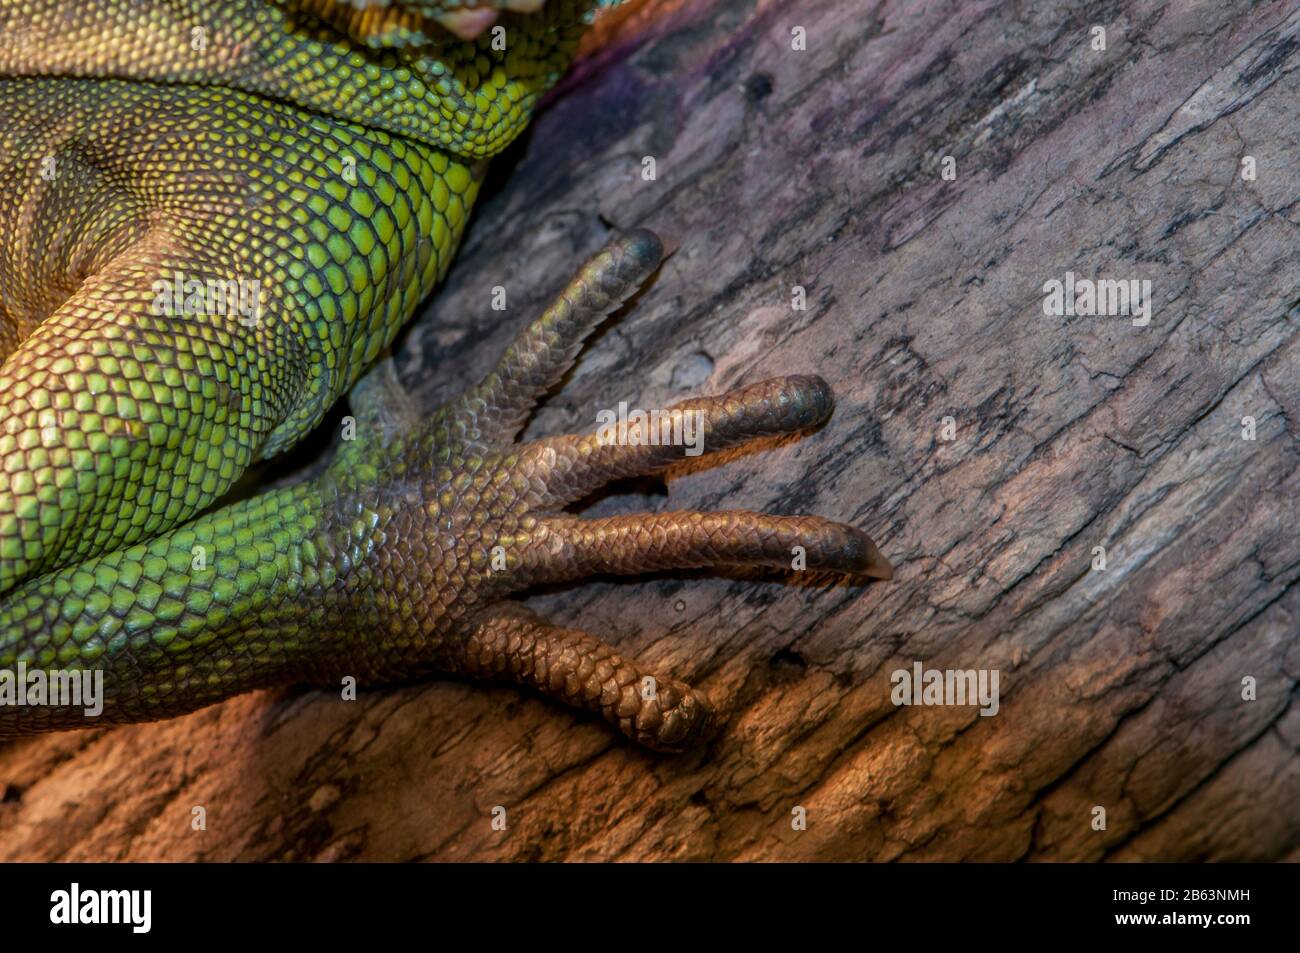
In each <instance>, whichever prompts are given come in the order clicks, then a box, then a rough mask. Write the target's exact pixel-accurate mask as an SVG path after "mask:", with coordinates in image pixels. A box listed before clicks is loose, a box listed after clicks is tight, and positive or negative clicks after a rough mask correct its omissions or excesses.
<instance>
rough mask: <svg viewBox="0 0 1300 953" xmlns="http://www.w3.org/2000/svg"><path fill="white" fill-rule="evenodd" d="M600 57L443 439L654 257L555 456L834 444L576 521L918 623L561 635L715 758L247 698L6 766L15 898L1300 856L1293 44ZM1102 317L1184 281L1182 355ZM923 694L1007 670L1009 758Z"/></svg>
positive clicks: (630, 40)
mask: <svg viewBox="0 0 1300 953" xmlns="http://www.w3.org/2000/svg"><path fill="white" fill-rule="evenodd" d="M1097 28H1102V29H1104V33H1105V38H1104V39H1105V42H1104V48H1099V47H1100V45H1101V44H1100V43H1099V40H1100V35H1099V34H1098V33H1097ZM800 29H801V30H802V31H803V32H802V36H803V37H804V38H805V39H806V48H803V49H796V48H794V47H795V46H797V45H798V43H797V40H798V37H799V33H798V30H800ZM605 33H606V35H605V36H604V37H603V44H602V45H600V46H599V48H598V49H597V50H596V52H594V53H593V54H592V55H591V56H590V57H589V58H588V59H587V60H585V61H584V63H583V64H582V65H581V67H580V68H579V69H578V71H577V72H576V73H575V75H574V76H573V77H571V78H570V79H569V80H568V81H567V82H566V83H565V85H564V88H563V89H562V90H561V91H560V92H559V93H558V94H557V95H556V97H555V100H554V102H553V103H552V104H551V105H550V107H549V108H548V109H547V110H546V111H545V112H544V113H543V114H542V115H541V116H540V117H539V119H538V121H537V123H536V125H535V127H534V129H533V131H532V132H531V133H530V134H529V135H528V136H527V137H526V139H525V140H524V141H523V142H521V143H520V144H518V146H517V147H516V148H514V149H513V150H512V151H511V153H510V154H509V155H508V156H507V157H503V159H502V160H501V161H500V162H499V163H498V168H497V169H496V171H495V173H494V179H493V184H492V186H491V187H490V188H489V190H488V191H489V193H490V194H488V195H487V196H486V197H485V200H484V201H483V202H482V204H481V206H480V208H479V210H478V212H477V213H476V220H475V222H474V224H473V226H472V229H471V233H470V235H469V236H468V239H467V243H466V245H465V248H464V249H463V251H462V253H461V256H460V259H459V262H458V264H457V265H456V266H455V268H453V273H452V277H451V279H450V281H449V283H448V285H447V286H446V288H444V289H443V290H442V291H441V292H440V293H438V294H437V295H436V296H435V297H434V298H433V299H432V300H431V301H430V302H429V303H428V304H427V306H426V307H425V308H424V310H423V312H422V314H421V315H420V317H419V319H418V321H417V322H416V323H415V325H414V326H413V328H412V329H411V330H410V332H409V334H408V335H407V337H406V338H405V340H404V341H403V342H402V344H401V347H400V350H399V352H398V354H399V366H400V368H401V370H402V375H403V378H404V380H405V381H406V382H407V384H408V385H409V386H410V387H411V388H412V390H413V391H414V393H415V394H416V396H417V398H418V399H419V401H420V402H421V404H422V405H423V406H426V407H433V406H435V405H436V404H437V403H438V402H439V401H440V400H442V399H445V398H447V397H449V396H451V395H453V394H455V393H456V392H457V391H459V390H460V389H461V388H463V387H465V386H466V385H468V384H470V383H471V382H473V381H474V380H475V379H476V378H477V377H478V376H479V375H480V374H481V373H483V372H484V371H485V370H486V369H487V368H488V367H489V366H490V365H491V364H492V363H493V361H495V359H496V356H497V354H498V353H499V352H500V350H501V348H502V347H504V345H505V344H506V342H507V341H508V340H509V339H510V337H511V336H512V334H513V333H514V332H515V331H516V330H517V329H518V328H519V327H520V326H521V325H522V324H523V323H524V322H525V321H527V320H528V319H529V318H530V317H531V316H532V315H533V313H534V311H535V310H536V309H537V308H538V307H540V306H542V305H543V304H544V303H545V302H546V300H547V299H548V297H549V296H550V295H551V294H552V293H553V292H554V291H555V290H556V289H557V288H558V287H559V286H560V285H561V284H562V282H563V281H564V279H565V278H566V277H567V275H568V274H569V273H570V272H571V271H572V269H573V268H574V267H575V266H576V265H577V264H578V263H579V262H580V260H581V259H582V258H583V257H584V256H585V255H586V254H587V253H589V252H591V251H593V250H594V249H596V248H597V247H598V246H599V245H600V244H601V242H602V241H603V239H604V238H605V237H606V235H607V234H608V233H609V231H610V230H611V229H612V228H615V227H630V226H635V225H645V226H649V227H651V228H654V229H655V230H657V231H659V232H660V233H661V234H662V235H664V236H665V238H666V239H667V240H668V241H669V242H670V244H671V245H673V246H674V247H675V248H676V253H675V254H674V255H673V256H672V257H671V258H670V259H669V260H668V262H667V263H666V264H665V266H664V268H663V269H662V271H661V273H660V274H659V275H658V276H657V278H656V280H655V281H654V283H653V285H652V286H651V287H650V288H649V289H648V290H647V291H646V293H645V294H644V295H643V296H642V297H641V299H640V300H639V302H638V303H637V304H636V306H635V308H634V309H632V310H631V311H630V312H629V313H628V314H627V315H626V316H625V317H623V318H622V320H621V321H620V322H619V323H617V324H616V325H614V326H612V327H611V328H610V329H609V330H607V331H606V332H605V333H604V334H602V335H600V336H599V337H598V338H596V339H595V340H594V341H593V342H592V343H591V345H590V346H589V348H588V349H587V352H586V354H585V356H584V358H583V360H582V362H581V364H580V366H579V367H578V369H577V371H576V372H575V373H574V374H573V375H572V376H571V377H570V379H569V380H567V381H566V383H565V384H564V386H563V387H562V389H561V390H560V391H559V393H557V394H556V395H555V396H554V397H553V398H552V399H551V400H550V402H549V403H548V404H547V405H546V406H545V408H544V409H543V410H542V411H541V412H540V413H539V414H538V415H537V417H536V419H535V420H534V421H533V422H532V424H531V425H530V428H529V433H530V434H534V435H536V434H543V433H557V432H561V431H570V430H585V429H590V428H591V427H592V426H593V425H594V423H595V412H596V409H599V408H606V407H614V406H617V404H618V402H619V401H621V400H626V401H628V402H629V403H630V404H632V405H634V406H640V407H653V406H658V405H662V404H666V403H668V402H671V401H673V400H676V399H679V398H681V397H683V396H686V395H688V394H694V393H701V392H719V391H722V390H724V389H726V388H730V387H734V386H737V385H739V384H742V383H749V382H753V381H757V380H760V379H762V378H765V377H770V376H775V375H779V374H784V373H792V372H805V371H814V372H817V373H819V374H821V375H823V376H824V377H825V378H826V379H827V380H828V381H829V382H830V383H831V384H832V385H833V386H834V388H835V390H836V393H837V395H838V401H839V403H838V409H837V411H836V414H835V416H834V418H833V419H832V420H831V421H830V423H829V424H828V425H827V426H825V427H823V428H822V429H821V430H819V431H818V432H816V433H814V434H812V435H809V436H807V437H805V438H803V439H800V440H786V441H781V442H779V443H777V444H770V445H768V446H767V447H766V448H765V449H764V451H763V452H755V453H746V454H741V455H735V454H733V455H730V456H729V457H728V458H727V460H726V461H724V462H723V463H718V464H713V463H710V464H709V465H707V466H695V467H691V468H688V469H684V470H683V471H681V472H678V473H674V474H672V475H671V476H670V478H669V479H668V480H667V481H666V484H664V485H659V484H647V483H637V484H632V485H627V486H623V487H620V488H618V489H617V491H616V492H613V493H610V494H607V495H605V496H603V497H601V498H600V499H599V500H597V501H596V502H595V503H594V504H593V505H592V506H591V507H590V508H589V510H588V512H589V513H591V514H606V513H615V512H632V511H636V510H643V509H665V508H705V509H714V508H722V507H745V508H753V509H762V510H767V511H771V512H780V513H797V512H810V513H817V514H820V515H823V516H827V517H832V518H836V519H840V520H844V521H847V522H850V523H853V524H854V525H857V526H860V527H862V528H863V529H865V530H867V531H868V532H870V533H871V534H872V535H873V536H874V537H875V538H876V540H877V541H878V542H879V543H880V545H881V548H882V549H883V550H884V552H885V553H886V554H887V555H888V556H889V557H890V558H891V559H892V560H893V562H894V564H895V566H896V567H897V575H896V577H895V578H894V579H893V580H892V581H889V582H886V583H876V584H871V585H867V586H849V585H844V584H841V583H835V582H834V581H833V580H826V579H816V580H811V581H802V580H794V581H793V582H792V581H791V580H783V579H780V578H776V579H774V578H771V577H762V578H759V577H740V576H735V577H730V578H721V577H716V576H708V575H697V574H691V575H670V576H660V577H654V578H648V579H640V580H624V581H613V580H597V581H593V582H591V583H589V584H585V585H580V586H575V587H569V588H566V589H564V590H562V591H553V592H545V593H540V594H537V595H535V596H533V597H531V598H530V599H529V600H528V601H529V603H530V604H531V605H532V606H533V607H534V608H536V609H538V610H539V611H541V612H543V613H545V614H546V615H547V616H549V617H550V618H551V619H553V620H556V621H558V622H562V623H566V624H573V625H578V626H581V627H583V628H586V629H588V630H590V631H593V632H597V633H601V634H603V635H606V636H608V637H609V638H611V639H612V640H614V641H615V642H616V643H617V645H618V646H619V647H620V648H621V649H622V650H624V651H626V652H628V653H631V654H635V655H636V656H638V657H640V658H641V659H643V660H644V661H646V662H647V663H650V664H651V665H653V666H654V667H655V668H656V669H657V670H659V671H661V672H664V673H670V674H673V675H675V676H677V677H680V678H683V679H686V680H689V681H692V682H693V683H695V684H697V685H699V686H702V687H703V688H705V689H706V690H707V691H708V692H709V693H710V694H711V696H712V697H713V699H714V701H715V702H716V703H717V704H718V706H719V708H720V709H721V711H722V713H723V714H724V723H723V727H722V731H721V732H720V734H719V735H718V736H717V737H716V738H715V739H714V740H713V741H712V742H711V743H710V744H709V745H708V746H707V747H705V748H704V749H702V750H700V751H697V752H693V753H691V754H687V755H682V756H662V755H654V754H650V753H647V752H645V751H642V750H639V749H637V748H635V747H633V746H632V745H630V744H629V743H627V742H626V741H624V740H622V739H621V738H619V737H617V736H616V735H614V734H613V733H612V732H611V731H610V730H608V729H607V728H606V727H605V726H604V724H603V723H601V722H599V721H598V720H594V719H592V718H590V717H587V716H584V715H580V714H575V713H572V712H569V711H567V710H565V709H563V708H560V707H558V706H556V705H553V704H551V703H548V702H546V701H543V700H541V699H540V698H538V697H535V696H531V695H528V694H524V693H521V692H519V691H516V690H514V689H511V688H505V687H491V688H485V687H482V686H478V685H470V684H467V683H461V682H456V681H434V682H430V683H422V684H416V685H408V686H404V687H398V688H391V689H384V690H373V691H366V692H363V693H362V695H361V697H360V699H359V700H358V701H356V702H352V703H346V702H343V701H340V700H339V699H338V697H337V693H334V692H324V691H314V690H305V689H289V690H282V691H276V692H264V693H257V694H253V695H249V696H245V697H241V698H238V699H234V700H231V701H229V702H227V703H225V704H223V705H219V706H215V707H213V708H210V709H207V710H204V711H201V712H198V713H196V714H194V715H191V716H189V717H186V718H181V719H177V720H174V721H170V722H166V723H160V724H151V725H140V726H134V727H128V728H123V729H118V730H113V731H105V730H96V731H83V732H77V733H69V734H63V735H56V736H48V737H38V738H32V739H25V740H22V741H19V742H15V743H12V744H10V745H9V746H8V747H6V748H4V749H2V750H0V791H3V794H2V796H0V858H4V859H114V860H124V859H136V860H142V859H171V860H178V859H259V860H260V859H307V858H312V859H403V860H405V859H434V858H436V859H456V858H480V859H529V860H540V859H546V860H551V859H597V858H599V859H611V858H618V859H653V860H664V859H678V858H692V859H813V858H818V859H831V860H851V859H852V860H861V859H870V860H892V859H982V860H1014V859H1031V860H1034V859H1079V860H1102V859H1116V860H1128V859H1161V860H1193V859H1224V860H1271V859H1283V858H1289V859H1293V860H1294V859H1298V858H1300V798H1297V797H1296V796H1295V792H1296V790H1297V789H1298V786H1300V758H1298V757H1297V746H1300V708H1298V707H1297V705H1296V704H1295V698H1296V681H1297V677H1298V676H1300V640H1297V638H1296V636H1297V633H1298V632H1300V589H1298V588H1297V586H1296V580H1297V577H1298V576H1300V541H1298V540H1297V533H1296V526H1297V524H1298V523H1300V512H1298V510H1300V505H1298V503H1297V500H1300V475H1298V468H1297V459H1298V458H1300V454H1298V452H1297V441H1296V422H1297V420H1300V337H1297V327H1298V325H1300V306H1298V302H1297V290H1296V288H1297V280H1296V279H1297V275H1298V274H1300V254H1298V253H1297V248H1298V247H1300V243H1298V242H1297V231H1298V229H1300V204H1298V202H1300V176H1297V174H1296V169H1297V168H1300V137H1297V136H1296V119H1295V115H1296V102H1297V94H1298V93H1300V13H1298V12H1296V10H1295V8H1294V5H1293V4H1288V3H1280V2H1275V3H1260V4H1255V5H1253V6H1251V7H1249V8H1248V9H1246V8H1242V7H1239V6H1237V7H1234V5H1229V4H1220V3H1217V2H1213V0H1199V2H1190V3H1189V2H1173V0H1134V2H1130V3H1124V4H1118V3H1109V2H1088V3H1071V2H1065V0H1047V2H1042V3H1032V4H1029V3H1011V4H1003V3H994V2H986V3H979V2H969V0H960V2H954V3H947V4H937V3H936V4H918V3H911V2H906V0H885V2H880V3H876V4H851V3H846V2H834V0H789V2H779V3H778V2H739V3H738V2H735V0H666V2H658V3H651V4H648V5H643V6H642V7H640V8H638V9H635V10H633V11H631V13H630V14H628V15H626V16H624V17H623V18H622V19H621V20H620V21H619V22H618V23H616V24H614V25H613V26H611V27H608V28H607V29H606V31H605ZM647 157H650V158H652V159H653V160H654V172H655V175H654V177H653V178H652V179H651V178H647V177H646V176H645V175H644V174H643V172H644V170H645V169H646V168H647V164H646V163H645V162H644V160H645V159H646V158H647ZM946 157H950V158H951V160H952V161H951V162H950V163H945V158H946ZM945 172H948V173H950V174H949V175H948V176H947V177H945ZM1067 272H1071V273H1073V274H1074V275H1075V276H1076V277H1077V278H1080V279H1088V280H1093V279H1123V280H1126V281H1127V280H1133V281H1138V282H1150V286H1149V287H1150V289H1151V298H1150V301H1151V311H1150V320H1149V323H1146V324H1142V323H1140V322H1141V318H1140V317H1139V318H1138V319H1137V321H1138V323H1135V321H1134V319H1133V318H1132V317H1131V316H1126V315H1118V316H1088V315H1084V314H1075V315H1059V316H1058V315H1049V314H1045V313H1044V301H1045V299H1046V298H1047V294H1046V293H1045V287H1044V286H1045V285H1046V284H1047V283H1048V282H1051V281H1053V280H1057V281H1061V282H1065V280H1066V273H1067ZM497 286H501V287H504V288H505V289H506V292H507V301H508V305H509V307H508V310H507V311H505V312H496V311H493V310H492V308H491V300H492V289H493V288H494V287H497ZM796 287H802V288H803V289H805V292H806V301H807V307H806V310H795V309H794V308H793V307H792V302H793V301H794V298H795V295H796V290H795V289H796ZM1139 287H1141V285H1139ZM1248 418H1249V419H1248ZM1248 438H1249V439H1248ZM664 486H666V489H664ZM1099 548H1104V568H1100V567H1101V566H1102V561H1101V554H1100V552H1099ZM918 663H919V664H921V665H922V666H923V668H924V669H936V670H946V669H953V670H985V671H994V670H996V671H997V673H998V675H999V688H1000V694H999V704H998V710H997V713H996V714H995V715H990V716H987V717H986V716H983V715H981V714H980V711H979V708H978V707H977V706H973V705H947V706H929V705H913V706H900V705H896V704H894V701H893V698H892V697H891V696H893V695H894V691H895V685H896V679H895V678H894V673H895V672H898V671H902V672H905V673H911V672H912V671H913V669H914V666H915V665H917V664H918ZM1252 686H1253V689H1252ZM196 806H202V807H204V808H205V809H206V811H207V829H206V830H205V831H196V830H194V829H193V827H192V824H191V820H192V811H193V808H195V807H196ZM497 806H501V807H504V808H505V809H506V818H507V826H506V829H505V830H495V829H494V828H493V825H492V823H491V821H492V811H493V808H494V807H497ZM800 809H802V812H803V814H804V816H805V817H806V829H804V830H796V829H794V828H795V826H796V825H794V824H793V823H792V822H793V821H794V820H795V819H796V817H797V816H798V814H799V811H800ZM1098 809H1104V812H1105V814H1104V818H1105V823H1104V828H1102V827H1101V825H1100V824H1099V822H1098V819H1099V817H1100V815H1099V813H1098Z"/></svg>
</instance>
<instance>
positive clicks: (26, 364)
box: [0, 230, 301, 593]
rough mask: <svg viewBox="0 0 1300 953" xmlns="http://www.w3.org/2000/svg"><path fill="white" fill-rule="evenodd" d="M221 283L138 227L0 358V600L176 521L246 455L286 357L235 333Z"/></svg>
mask: <svg viewBox="0 0 1300 953" xmlns="http://www.w3.org/2000/svg"><path fill="white" fill-rule="evenodd" d="M230 276H231V271H230V269H229V268H228V267H222V266H221V265H219V264H218V263H216V262H213V261H209V260H205V258H204V256H202V255H199V254H195V253H193V252H190V251H187V250H186V249H185V248H184V247H183V243H180V242H177V241H176V240H175V239H173V238H172V237H171V236H169V235H167V234H165V233H163V232H160V231H158V230H154V231H150V232H148V233H146V234H145V235H144V236H143V237H142V238H141V239H140V240H138V241H136V242H135V243H134V244H132V245H131V246H130V247H128V248H127V249H125V250H124V251H123V252H121V253H120V254H119V255H118V256H117V257H115V258H113V259H112V260H110V261H108V262H107V263H106V264H105V266H104V267H103V268H101V269H100V270H99V271H97V272H95V273H94V274H91V275H90V276H88V277H87V278H85V279H84V281H83V282H82V283H81V285H80V287H78V288H77V290H76V291H75V292H73V293H72V294H71V296H69V297H68V298H67V300H65V301H64V302H63V303H62V304H61V305H59V306H58V307H57V308H56V309H55V310H54V311H53V313H52V314H50V315H49V316H48V317H46V318H45V319H44V320H43V321H41V322H40V323H39V324H38V325H37V326H36V327H35V328H34V329H33V330H32V331H31V332H30V333H29V334H28V335H27V336H26V337H25V338H23V339H22V341H21V342H20V343H18V345H17V346H16V347H15V348H14V349H13V350H12V352H11V353H10V354H9V355H8V356H7V357H6V358H5V360H4V362H3V364H0V395H3V397H4V399H3V401H0V593H2V592H4V591H7V590H8V589H10V588H12V587H13V586H14V585H15V584H16V583H18V582H21V581H22V580H24V579H26V578H30V577H32V576H35V575H38V574H40V573H43V572H47V571H49V570H51V569H56V568H59V567H62V566H65V565H68V564H70V563H73V562H77V561H80V560H83V559H85V558H87V557H90V556H94V555H97V554H99V553H103V552H107V551H110V550H112V549H115V548H117V547H119V546H121V545H124V544H127V543H131V542H134V541H137V540H140V539H145V538H149V537H151V536H154V535H156V534H158V533H160V532H163V531H166V530H167V529H170V528H172V527H174V526H176V525H178V524H180V523H181V522H183V521H185V520H187V519H189V518H191V517H192V516H194V515H195V514H196V513H197V512H198V511H200V510H201V509H203V508H204V507H206V506H207V505H208V504H210V503H211V502H212V501H214V500H215V499H217V498H218V497H219V496H220V495H221V494H223V493H224V492H225V491H226V490H227V489H229V487H230V486H231V484H233V483H234V481H235V480H236V479H238V478H239V476H240V475H241V474H242V473H243V472H244V470H245V469H246V468H247V466H248V465H249V463H250V462H251V461H252V460H253V459H255V458H256V455H257V453H258V451H259V449H260V447H261V445H262V444H263V443H264V441H265V440H266V437H267V435H268V434H269V433H270V432H271V431H272V430H273V429H274V427H275V426H276V425H277V424H278V423H279V422H280V420H281V419H282V418H283V416H284V412H285V408H286V407H288V406H289V405H290V404H291V403H292V400H293V396H294V394H295V392H296V391H297V390H298V389H299V388H300V387H301V382H300V381H298V380H295V379H294V376H295V374H298V371H297V370H296V369H297V368H299V367H301V364H300V363H298V362H295V361H291V360H289V361H286V360H281V359H277V358H278V357H279V358H282V357H283V356H284V355H276V354H275V353H273V352H274V351H276V350H277V349H278V346H277V345H276V343H275V339H274V338H271V337H267V336H266V335H258V336H254V335H250V334H248V333H245V332H246V329H245V328H244V327H243V326H242V325H241V321H247V320H248V317H249V315H250V314H255V311H253V309H250V308H249V307H248V305H249V304H250V301H249V300H248V296H247V293H245V294H244V295H242V296H241V294H240V286H239V284H238V282H237V281H234V280H232V279H231V277H230Z"/></svg>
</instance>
